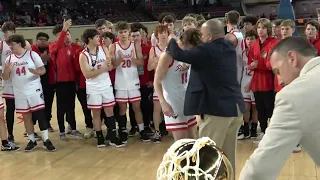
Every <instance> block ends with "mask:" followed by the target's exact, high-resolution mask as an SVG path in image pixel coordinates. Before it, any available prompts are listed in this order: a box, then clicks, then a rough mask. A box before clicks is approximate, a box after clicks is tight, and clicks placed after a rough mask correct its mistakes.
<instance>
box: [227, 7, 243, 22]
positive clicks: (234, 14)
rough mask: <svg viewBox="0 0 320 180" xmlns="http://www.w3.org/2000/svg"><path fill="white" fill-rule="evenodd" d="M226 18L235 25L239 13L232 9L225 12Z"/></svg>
mask: <svg viewBox="0 0 320 180" xmlns="http://www.w3.org/2000/svg"><path fill="white" fill-rule="evenodd" d="M226 18H227V21H228V22H229V23H230V24H233V25H237V24H238V23H239V18H240V14H239V13H238V12H237V11H235V10H232V11H229V12H228V13H227V17H226Z"/></svg>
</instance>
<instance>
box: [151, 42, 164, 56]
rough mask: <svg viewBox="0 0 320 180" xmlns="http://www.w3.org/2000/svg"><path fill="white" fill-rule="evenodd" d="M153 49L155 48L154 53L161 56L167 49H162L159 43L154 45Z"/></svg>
mask: <svg viewBox="0 0 320 180" xmlns="http://www.w3.org/2000/svg"><path fill="white" fill-rule="evenodd" d="M153 49H154V54H155V56H156V57H160V55H161V53H163V52H164V51H165V49H164V50H161V49H160V47H159V46H158V45H156V46H153Z"/></svg>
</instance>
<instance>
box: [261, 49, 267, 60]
mask: <svg viewBox="0 0 320 180" xmlns="http://www.w3.org/2000/svg"><path fill="white" fill-rule="evenodd" d="M261 57H262V58H263V59H264V58H266V57H267V52H265V51H264V52H263V53H262V54H261Z"/></svg>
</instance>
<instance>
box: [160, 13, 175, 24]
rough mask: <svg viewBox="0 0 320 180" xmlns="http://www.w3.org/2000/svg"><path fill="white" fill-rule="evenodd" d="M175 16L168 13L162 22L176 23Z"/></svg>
mask: <svg viewBox="0 0 320 180" xmlns="http://www.w3.org/2000/svg"><path fill="white" fill-rule="evenodd" d="M174 22H175V18H174V17H173V16H171V15H167V16H165V17H164V18H163V19H162V23H174Z"/></svg>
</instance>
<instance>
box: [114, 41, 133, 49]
mask: <svg viewBox="0 0 320 180" xmlns="http://www.w3.org/2000/svg"><path fill="white" fill-rule="evenodd" d="M116 43H118V44H119V47H120V48H121V49H122V50H124V51H125V50H127V49H129V48H130V46H131V43H132V41H130V43H129V46H128V47H126V48H123V47H122V46H121V44H120V41H119V42H116Z"/></svg>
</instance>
